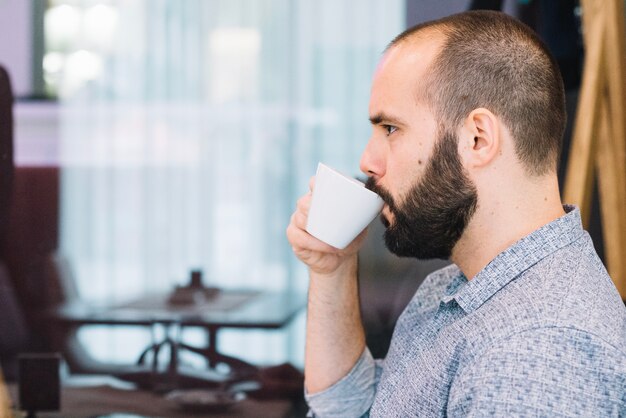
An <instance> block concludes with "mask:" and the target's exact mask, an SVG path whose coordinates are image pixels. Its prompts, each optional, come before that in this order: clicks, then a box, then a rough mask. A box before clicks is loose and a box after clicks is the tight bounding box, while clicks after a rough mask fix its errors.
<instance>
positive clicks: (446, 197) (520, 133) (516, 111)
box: [287, 12, 626, 417]
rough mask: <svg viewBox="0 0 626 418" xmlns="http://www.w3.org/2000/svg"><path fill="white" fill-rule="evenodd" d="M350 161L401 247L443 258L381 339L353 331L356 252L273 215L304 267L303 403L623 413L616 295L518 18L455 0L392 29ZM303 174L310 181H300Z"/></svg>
mask: <svg viewBox="0 0 626 418" xmlns="http://www.w3.org/2000/svg"><path fill="white" fill-rule="evenodd" d="M369 113H370V121H371V123H372V135H371V138H370V140H369V142H368V144H367V147H366V149H365V152H364V154H363V156H362V159H361V170H362V171H363V172H364V173H365V174H367V176H368V177H369V180H368V183H367V187H369V188H370V189H372V190H374V191H375V192H377V193H378V194H379V195H380V196H381V197H382V198H383V200H384V201H385V203H386V204H385V206H384V208H383V211H382V215H381V217H382V220H383V222H384V223H385V226H386V227H387V229H386V232H385V242H386V245H387V246H388V248H389V249H390V250H391V251H393V252H394V253H396V254H398V255H400V256H406V257H416V258H419V259H425V258H449V259H451V260H452V262H453V264H452V265H450V266H448V267H446V268H444V269H442V270H439V271H436V272H434V273H432V274H431V275H429V276H428V277H427V278H426V279H425V281H424V283H423V284H422V285H421V287H420V288H419V289H418V290H417V292H416V294H415V295H414V297H413V299H412V300H411V302H410V303H409V305H408V306H407V307H406V309H405V311H404V312H403V314H402V315H401V317H400V318H399V320H398V322H397V324H396V328H395V331H394V335H393V339H392V341H391V346H390V349H389V353H388V354H387V357H386V358H385V359H384V360H374V359H373V358H372V356H371V354H370V352H369V351H368V349H367V348H366V346H365V338H364V332H363V329H362V325H361V319H360V312H359V303H358V292H357V251H358V250H359V248H360V246H361V244H362V242H363V238H364V234H365V233H362V234H361V235H360V236H359V237H357V238H356V239H355V241H354V242H353V243H352V244H350V246H348V247H347V248H346V249H344V250H338V249H336V248H333V247H331V246H329V245H327V244H324V243H322V242H321V241H319V240H317V239H315V238H314V237H312V236H311V235H309V234H308V233H307V232H306V231H305V226H306V220H307V214H308V208H309V205H310V200H311V194H310V193H309V194H307V195H306V196H304V197H302V198H301V199H300V200H299V201H298V205H297V209H296V211H295V213H294V214H293V216H292V218H291V223H290V225H289V227H288V228H287V236H288V239H289V241H290V243H291V245H292V247H293V250H294V252H295V254H296V255H297V256H298V257H299V258H300V260H302V261H303V262H304V263H305V264H307V266H308V267H309V271H310V284H309V303H308V318H307V341H306V355H305V387H306V397H307V401H308V403H309V406H310V408H311V415H313V416H319V417H327V416H328V417H358V416H367V415H369V416H372V417H378V416H397V417H409V416H424V417H431V416H477V415H480V416H483V415H487V416H553V415H566V416H623V415H624V414H626V309H625V307H624V304H623V303H622V300H621V298H620V296H619V294H618V292H617V290H616V288H615V286H614V284H613V282H612V281H611V278H610V277H609V276H608V274H607V272H606V269H605V268H604V266H603V265H602V262H601V261H600V259H599V258H598V256H597V254H596V252H595V250H594V247H593V244H592V241H591V239H590V237H589V235H588V234H587V233H586V232H585V231H584V230H583V229H582V225H581V220H580V213H579V211H578V209H577V208H575V207H572V206H568V205H565V206H564V205H563V204H562V203H561V200H560V196H559V188H558V183H557V176H556V172H557V161H558V157H559V153H560V149H561V141H562V136H563V131H564V126H565V105H564V93H563V83H562V80H561V76H560V74H559V71H558V68H557V66H556V64H555V61H554V59H553V58H552V57H551V55H550V54H549V52H548V51H547V49H546V47H545V46H544V45H543V43H542V42H541V41H540V40H539V39H538V38H537V36H536V35H535V34H534V33H533V32H532V31H531V30H530V29H529V28H527V27H526V26H524V25H523V24H521V23H520V22H518V21H517V20H515V19H513V18H511V17H508V16H506V15H505V14H502V13H498V12H467V13H462V14H458V15H453V16H450V17H447V18H444V19H441V20H438V21H434V22H428V23H425V24H422V25H419V26H416V27H414V28H411V29H409V30H407V31H406V32H404V33H402V34H401V35H399V36H398V37H397V38H396V39H395V40H393V42H392V43H391V44H390V46H389V47H388V48H387V50H386V51H385V53H384V55H383V57H382V59H381V61H380V63H379V65H378V67H377V69H376V72H375V75H374V80H373V85H372V91H371V99H370V105H369ZM312 187H314V182H312Z"/></svg>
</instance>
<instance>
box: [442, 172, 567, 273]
mask: <svg viewBox="0 0 626 418" xmlns="http://www.w3.org/2000/svg"><path fill="white" fill-rule="evenodd" d="M538 190H542V191H543V193H538V191H537V190H529V191H528V193H515V194H512V195H511V196H506V195H500V196H497V197H492V199H489V198H483V199H482V201H481V199H480V197H479V201H478V208H477V209H476V212H475V214H474V216H473V217H472V220H471V221H470V223H469V224H468V226H467V228H466V229H465V232H464V233H463V236H462V237H461V239H460V240H459V241H458V242H457V244H456V245H455V247H454V249H453V252H452V257H451V258H452V261H453V262H454V263H455V264H456V265H457V266H459V268H460V269H461V271H462V272H463V273H464V274H465V276H466V277H467V279H468V280H471V279H472V278H474V276H476V275H477V274H478V273H479V272H480V271H481V270H482V269H483V268H484V267H485V266H486V265H487V264H489V262H491V260H493V259H494V258H495V257H496V256H497V255H498V254H500V253H501V252H502V251H504V250H506V249H507V248H508V247H510V246H511V245H513V244H514V243H515V242H517V241H519V240H520V239H521V238H523V237H525V236H527V235H529V234H530V233H532V232H533V231H535V230H537V229H539V228H540V227H542V226H543V225H546V224H548V223H550V222H552V221H553V220H555V219H557V218H559V217H561V216H562V215H564V214H565V212H564V210H563V206H562V204H561V200H560V197H559V193H558V186H556V184H554V185H550V186H549V187H547V188H546V187H544V188H541V189H538ZM515 196H517V200H516V199H515Z"/></svg>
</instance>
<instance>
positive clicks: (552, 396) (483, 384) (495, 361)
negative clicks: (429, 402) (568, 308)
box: [449, 327, 626, 416]
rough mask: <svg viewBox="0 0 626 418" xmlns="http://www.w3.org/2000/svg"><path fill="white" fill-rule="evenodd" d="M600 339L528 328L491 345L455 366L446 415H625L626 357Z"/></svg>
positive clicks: (577, 332)
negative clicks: (484, 413) (619, 412)
mask: <svg viewBox="0 0 626 418" xmlns="http://www.w3.org/2000/svg"><path fill="white" fill-rule="evenodd" d="M624 350H625V348H624V347H616V346H613V345H612V344H611V343H610V342H607V341H606V340H605V339H604V338H602V337H600V336H597V335H594V334H593V333H590V332H588V331H584V330H580V329H576V328H569V327H542V328H535V329H528V330H525V331H522V332H519V333H515V334H512V335H509V336H508V337H506V338H503V339H501V340H498V341H495V342H494V343H493V345H492V346H491V347H490V348H488V349H487V350H485V351H483V352H482V353H480V354H477V355H476V356H474V357H473V358H472V359H468V361H467V362H465V363H464V364H461V365H459V368H458V370H457V374H456V376H455V378H454V381H453V383H452V386H451V389H450V397H449V407H450V409H449V412H451V415H458V414H464V415H471V414H469V411H471V410H475V409H476V408H478V409H477V410H484V411H492V412H493V413H494V414H496V415H498V414H499V413H501V412H505V411H508V412H509V413H510V412H511V411H513V412H517V413H522V414H527V413H531V414H534V413H539V414H545V413H549V412H550V411H553V412H554V411H572V412H576V414H581V413H582V415H590V416H611V415H617V414H615V411H622V412H626V393H624V389H623V388H624V387H626V353H625V351H624Z"/></svg>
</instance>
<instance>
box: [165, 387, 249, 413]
mask: <svg viewBox="0 0 626 418" xmlns="http://www.w3.org/2000/svg"><path fill="white" fill-rule="evenodd" d="M165 399H166V400H167V401H170V402H172V403H173V404H174V405H175V406H176V407H178V408H180V409H182V410H184V411H188V412H221V411H226V410H228V409H230V408H232V407H233V406H234V405H236V404H237V403H239V402H241V401H243V400H244V399H246V395H245V394H244V393H243V392H230V391H226V390H219V389H218V390H207V389H194V390H175V391H173V392H170V393H168V394H167V395H166V396H165Z"/></svg>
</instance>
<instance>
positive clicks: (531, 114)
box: [388, 11, 566, 175]
mask: <svg viewBox="0 0 626 418" xmlns="http://www.w3.org/2000/svg"><path fill="white" fill-rule="evenodd" d="M425 29H432V30H434V31H435V32H437V33H439V34H441V35H443V44H442V47H441V50H440V51H439V52H438V54H437V56H436V58H435V59H434V61H433V62H432V64H431V67H430V68H429V71H428V73H427V75H426V77H425V78H424V79H423V80H421V81H420V83H419V86H417V89H418V91H417V94H418V99H419V100H422V101H423V102H425V103H426V104H427V105H428V106H430V107H431V109H432V110H433V112H434V113H435V115H436V117H437V118H438V119H439V121H440V123H442V124H443V126H444V127H446V128H448V129H454V130H456V128H457V127H458V126H459V125H460V124H461V123H462V121H463V120H464V119H465V118H466V117H467V115H468V114H469V113H470V112H471V111H472V110H473V109H476V108H479V107H484V108H487V109H489V110H490V111H491V112H493V113H494V114H495V115H496V116H498V117H499V118H501V119H502V120H503V122H504V124H505V125H506V126H507V128H508V129H509V131H510V132H511V135H512V136H513V138H514V140H515V151H516V153H517V156H518V158H519V159H520V161H521V162H522V163H523V164H524V165H525V167H526V169H527V171H528V172H529V173H531V174H535V175H542V174H545V173H547V172H549V171H552V170H555V171H556V169H557V164H558V159H559V154H560V152H561V144H562V138H563V132H564V130H565V122H566V111H565V94H564V89H563V80H562V78H561V74H560V72H559V69H558V66H557V63H556V61H555V59H554V58H553V57H552V55H551V54H550V52H549V51H548V48H547V47H546V46H545V44H544V43H543V42H542V41H541V40H540V39H539V37H538V36H537V35H536V34H535V33H534V32H533V31H532V29H530V28H529V27H528V26H526V25H524V24H523V23H521V22H520V21H518V20H516V19H515V18H513V17H511V16H508V15H506V14H504V13H501V12H493V11H471V12H465V13H459V14H455V15H451V16H448V17H445V18H443V19H439V20H435V21H431V22H426V23H423V24H420V25H417V26H414V27H412V28H410V29H408V30H406V31H405V32H403V33H401V34H400V35H398V36H397V37H396V38H395V39H394V40H393V41H392V42H391V44H390V45H389V47H388V48H391V47H393V46H395V45H398V44H400V43H402V42H404V41H405V40H410V39H411V38H413V37H414V36H417V35H419V34H422V33H424V32H427V31H425Z"/></svg>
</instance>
